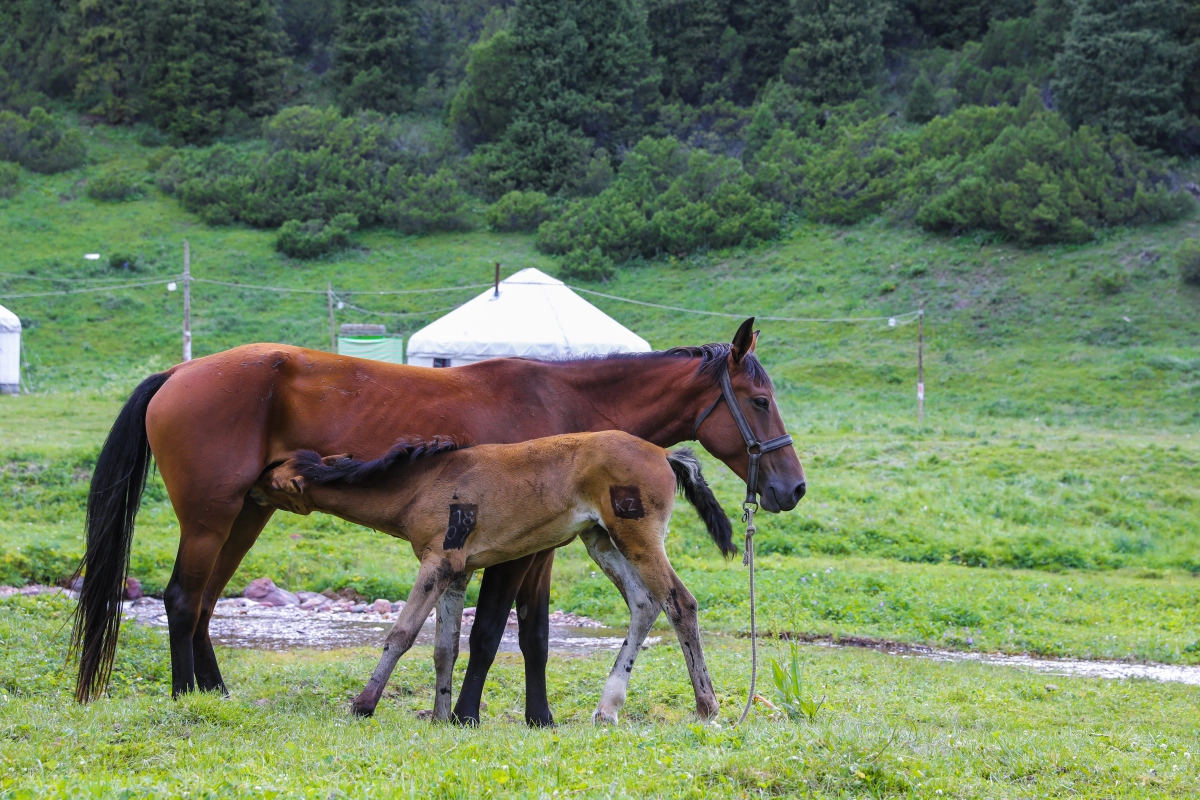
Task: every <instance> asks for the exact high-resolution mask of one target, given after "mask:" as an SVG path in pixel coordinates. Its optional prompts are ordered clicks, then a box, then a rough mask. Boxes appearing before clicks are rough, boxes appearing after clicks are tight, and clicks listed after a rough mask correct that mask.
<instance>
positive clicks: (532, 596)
mask: <svg viewBox="0 0 1200 800" xmlns="http://www.w3.org/2000/svg"><path fill="white" fill-rule="evenodd" d="M553 568H554V550H543V551H542V552H540V553H536V554H535V555H534V557H533V563H532V564H531V565H530V567H529V570H528V571H527V572H526V573H525V578H524V580H522V581H521V588H520V589H519V590H518V591H517V626H518V631H517V635H518V637H519V641H520V643H521V655H522V656H523V657H524V659H525V724H526V725H529V726H530V727H533V728H546V727H550V726H552V725H553V724H554V715H553V714H551V713H550V699H549V698H548V697H547V696H546V661H547V659H548V658H549V652H550V574H551V572H552V571H553ZM506 621H507V620H506Z"/></svg>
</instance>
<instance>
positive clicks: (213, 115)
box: [147, 0, 286, 142]
mask: <svg viewBox="0 0 1200 800" xmlns="http://www.w3.org/2000/svg"><path fill="white" fill-rule="evenodd" d="M163 8H164V10H163V13H161V14H160V15H158V18H157V20H156V24H155V25H154V33H153V34H152V37H151V41H152V43H153V45H152V47H151V50H150V54H149V61H150V64H149V67H148V69H147V73H148V74H147V84H148V91H147V95H148V97H149V100H150V104H151V107H152V109H153V111H154V117H155V121H156V123H157V124H158V126H159V127H160V128H162V129H163V130H165V131H167V132H169V133H170V134H171V135H172V136H173V137H175V138H176V139H179V140H181V141H185V142H206V141H209V140H211V139H212V138H213V137H214V136H216V135H217V134H218V133H219V132H220V131H221V129H222V127H223V126H224V124H225V121H226V119H227V117H228V115H229V114H230V112H232V111H233V110H234V109H236V110H238V111H240V112H241V113H243V114H245V115H247V116H250V117H258V116H263V115H266V114H269V113H271V112H272V111H274V110H275V107H276V105H277V103H278V100H279V96H280V94H281V91H282V81H283V70H284V67H285V65H286V62H285V60H284V58H283V56H282V53H283V50H284V46H285V44H286V37H285V36H284V34H283V32H282V25H281V23H280V20H279V17H278V15H277V14H276V12H275V7H274V5H273V4H272V3H271V2H270V0H172V1H171V2H170V3H166V4H165V5H164V7H163Z"/></svg>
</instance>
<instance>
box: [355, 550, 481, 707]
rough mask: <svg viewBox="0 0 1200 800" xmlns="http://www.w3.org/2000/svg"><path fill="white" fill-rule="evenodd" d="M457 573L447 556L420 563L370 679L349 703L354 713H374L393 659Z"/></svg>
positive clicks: (408, 643) (412, 637)
mask: <svg viewBox="0 0 1200 800" xmlns="http://www.w3.org/2000/svg"><path fill="white" fill-rule="evenodd" d="M461 574H462V573H460V572H456V571H455V569H454V567H453V566H452V565H451V564H450V561H449V559H445V558H431V559H429V560H428V561H423V562H421V569H420V571H418V572H417V580H416V582H415V583H414V584H413V588H412V591H411V592H409V594H408V602H407V603H406V604H405V606H404V610H403V611H401V612H400V617H399V618H398V619H397V620H396V624H394V625H393V626H392V629H391V631H389V632H388V635H387V639H385V640H384V645H383V657H382V658H380V659H379V664H378V666H376V667H375V671H374V672H373V673H372V674H371V679H370V680H369V681H367V685H366V687H365V688H364V689H363V690H362V692H360V693H359V695H358V697H356V698H354V702H353V703H352V704H351V706H350V710H351V711H353V712H354V714H355V716H359V717H369V716H371V715H372V714H374V713H375V707H376V706H377V705H379V698H380V697H382V696H383V689H384V687H385V686H387V682H388V678H390V677H391V676H392V670H394V669H395V668H396V662H397V661H399V660H400V656H402V655H404V654H405V653H406V652H408V649H409V648H410V647H412V644H413V642H414V641H415V640H416V638H417V634H418V633H419V632H420V631H421V626H422V625H423V624H424V623H425V620H426V619H427V618H428V617H429V612H430V611H432V610H433V606H434V603H436V602H437V599H438V598H439V597H440V596H441V594H442V592H444V591H445V590H446V587H447V586H449V585H450V584H451V582H453V581H454V580H456V579H457V578H458V577H460V575H461Z"/></svg>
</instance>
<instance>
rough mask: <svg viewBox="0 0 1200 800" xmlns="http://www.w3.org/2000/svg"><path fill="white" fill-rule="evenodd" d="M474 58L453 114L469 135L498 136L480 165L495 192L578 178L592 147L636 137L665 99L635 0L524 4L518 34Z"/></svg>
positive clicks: (556, 185) (572, 182)
mask: <svg viewBox="0 0 1200 800" xmlns="http://www.w3.org/2000/svg"><path fill="white" fill-rule="evenodd" d="M471 59H472V63H470V64H469V65H468V67H467V72H468V76H469V77H468V80H467V81H465V82H464V83H463V85H462V86H461V87H460V89H459V96H458V97H456V98H455V101H454V104H453V106H452V110H451V119H452V120H453V121H454V122H455V124H456V126H457V127H458V128H459V130H460V131H461V132H462V133H463V135H464V136H465V137H466V138H467V139H468V140H471V139H474V140H476V141H481V140H493V141H494V142H495V144H493V145H491V146H489V147H487V148H484V149H482V151H481V152H480V153H478V154H477V159H476V162H475V168H476V169H477V170H478V171H479V172H481V173H483V174H484V175H485V176H486V177H485V178H484V179H483V183H485V184H486V186H487V188H488V191H489V192H490V193H492V194H496V195H498V194H502V193H503V192H504V191H507V190H511V189H523V188H535V189H542V190H547V191H559V190H562V189H570V188H573V187H574V186H577V185H578V183H579V182H580V180H581V177H582V174H583V172H584V170H585V165H586V164H587V163H588V161H589V159H590V154H591V153H592V151H593V150H594V149H595V148H596V147H598V146H599V147H605V148H607V149H609V150H612V149H613V148H614V146H617V145H623V144H626V143H628V142H630V141H632V140H633V139H635V138H636V137H637V136H639V135H640V134H641V132H642V131H643V130H644V129H645V128H646V125H647V122H648V119H649V116H650V115H651V113H652V111H653V109H654V108H655V106H656V105H657V102H658V90H657V83H658V76H657V73H656V71H655V69H654V66H655V65H654V61H653V59H652V58H651V56H650V43H649V38H648V35H647V30H646V14H645V11H644V9H643V8H642V7H641V5H639V4H638V3H636V2H634V0H593V1H591V2H577V3H573V4H570V5H569V7H568V8H567V9H565V10H564V8H563V6H562V4H561V3H559V2H556V1H555V0H528V1H527V2H523V3H521V4H519V5H518V6H517V7H516V9H515V18H514V22H513V28H512V32H511V35H510V34H507V33H504V32H500V33H497V34H496V35H495V36H493V37H491V39H489V40H488V41H487V42H485V43H483V44H481V45H479V46H477V47H475V48H473V49H472V53H471ZM501 62H502V64H503V66H502V67H501V68H500V69H498V70H493V69H489V64H497V65H498V66H500V64H501ZM470 76H474V78H475V79H480V78H482V79H483V81H484V82H483V83H481V84H480V85H479V86H478V87H477V86H476V85H475V83H474V82H473V79H472V78H471V77H470ZM510 98H511V99H510Z"/></svg>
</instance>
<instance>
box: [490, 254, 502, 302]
mask: <svg viewBox="0 0 1200 800" xmlns="http://www.w3.org/2000/svg"><path fill="white" fill-rule="evenodd" d="M499 296H500V262H499V261H497V262H496V292H495V294H493V295H492V297H499Z"/></svg>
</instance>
